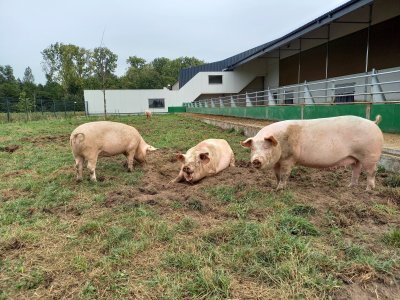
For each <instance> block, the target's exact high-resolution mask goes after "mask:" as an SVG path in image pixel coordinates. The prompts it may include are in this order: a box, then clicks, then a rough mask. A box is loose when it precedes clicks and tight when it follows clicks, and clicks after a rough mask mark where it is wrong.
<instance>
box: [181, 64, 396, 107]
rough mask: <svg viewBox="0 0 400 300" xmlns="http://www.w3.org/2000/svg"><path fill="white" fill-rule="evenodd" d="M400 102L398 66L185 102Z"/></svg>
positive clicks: (218, 104) (243, 104)
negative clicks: (392, 68)
mask: <svg viewBox="0 0 400 300" xmlns="http://www.w3.org/2000/svg"><path fill="white" fill-rule="evenodd" d="M344 102H347V103H348V102H351V103H358V102H360V103H379V102H382V103H385V102H390V103H393V102H400V69H398V70H392V71H382V72H379V73H378V72H377V71H376V70H372V71H371V72H369V73H367V74H361V75H354V76H348V77H338V78H332V79H327V80H320V81H314V82H304V83H302V84H294V85H288V86H282V87H277V88H268V89H266V90H263V91H256V92H248V93H243V94H232V95H229V96H223V97H218V98H208V99H202V100H195V101H194V102H190V103H184V105H185V106H187V107H251V106H268V105H292V104H333V103H335V104H340V103H344Z"/></svg>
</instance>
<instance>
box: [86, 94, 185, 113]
mask: <svg viewBox="0 0 400 300" xmlns="http://www.w3.org/2000/svg"><path fill="white" fill-rule="evenodd" d="M105 92H106V107H107V113H110V114H127V113H128V114H133V113H142V112H144V111H145V110H147V109H148V110H150V111H153V112H159V113H162V112H168V107H169V106H180V105H182V103H180V102H178V101H177V99H176V96H175V95H176V94H177V92H178V91H170V90H168V89H162V90H161V89H160V90H106V91H105ZM84 97H85V102H87V111H88V113H89V114H102V113H104V100H103V91H101V90H85V91H84ZM153 98H162V99H164V101H165V102H164V103H165V107H164V108H149V99H153Z"/></svg>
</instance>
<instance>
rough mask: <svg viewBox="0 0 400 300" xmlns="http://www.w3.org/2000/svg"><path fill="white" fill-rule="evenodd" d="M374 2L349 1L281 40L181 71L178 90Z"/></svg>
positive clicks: (371, 0) (227, 69) (230, 69)
mask: <svg viewBox="0 0 400 300" xmlns="http://www.w3.org/2000/svg"><path fill="white" fill-rule="evenodd" d="M373 1H374V0H351V1H348V2H346V3H344V4H342V5H341V6H339V7H337V8H335V9H333V10H331V11H329V12H327V13H325V14H323V15H322V16H320V17H318V18H316V19H314V20H313V21H311V22H308V23H307V24H305V25H303V26H301V27H299V28H298V29H296V30H294V31H292V32H290V33H288V34H286V35H284V36H283V37H281V38H278V39H276V40H273V41H270V42H268V43H265V44H262V45H260V46H257V47H254V48H252V49H249V50H247V51H244V52H241V53H239V54H236V55H234V56H231V57H229V58H227V59H224V60H221V61H217V62H213V63H208V64H204V65H201V66H196V67H191V68H186V69H182V70H181V71H180V72H179V88H181V87H183V86H184V85H185V84H186V83H187V82H188V81H189V80H190V79H192V78H193V77H194V76H195V75H196V74H197V73H199V72H212V71H216V72H218V71H219V72H220V71H232V70H233V69H234V68H235V67H237V66H239V65H241V64H243V63H245V62H248V61H250V60H252V59H254V58H256V57H258V56H260V55H263V54H265V53H267V52H269V51H272V50H274V49H276V48H278V47H280V46H282V45H284V44H286V43H288V42H290V41H292V40H294V39H296V38H299V37H300V36H302V35H304V34H306V33H308V32H310V31H312V30H315V29H317V28H319V27H322V26H323V25H326V24H328V23H331V22H333V21H334V20H336V19H338V18H340V17H342V16H344V15H345V14H348V13H350V12H352V11H354V10H356V9H358V8H360V7H362V6H365V5H367V4H370V3H371V2H373Z"/></svg>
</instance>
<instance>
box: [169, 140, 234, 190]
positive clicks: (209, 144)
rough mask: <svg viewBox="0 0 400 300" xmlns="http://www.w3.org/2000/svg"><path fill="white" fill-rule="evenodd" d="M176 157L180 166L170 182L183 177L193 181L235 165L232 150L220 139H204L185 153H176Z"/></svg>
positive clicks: (177, 180)
mask: <svg viewBox="0 0 400 300" xmlns="http://www.w3.org/2000/svg"><path fill="white" fill-rule="evenodd" d="M177 159H178V160H179V161H181V162H182V166H181V170H180V172H179V175H178V177H176V178H175V179H174V180H173V181H172V182H179V181H181V180H183V179H185V180H186V181H187V182H191V183H193V182H196V181H199V180H200V179H202V178H204V177H207V176H211V175H214V174H217V173H218V172H220V171H222V170H224V169H226V168H227V167H229V166H234V165H235V156H234V154H233V151H232V149H231V147H230V146H229V144H228V142H227V141H225V140H222V139H208V140H204V141H202V142H200V143H199V144H197V145H196V146H194V147H193V148H190V149H189V150H188V151H187V152H186V154H180V153H179V154H177Z"/></svg>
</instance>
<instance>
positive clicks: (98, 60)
mask: <svg viewBox="0 0 400 300" xmlns="http://www.w3.org/2000/svg"><path fill="white" fill-rule="evenodd" d="M117 60H118V56H117V55H116V54H114V53H113V52H112V51H111V50H110V49H108V48H106V47H98V48H95V49H94V51H93V54H92V66H93V71H94V75H95V77H97V78H98V79H99V81H100V82H101V89H102V90H103V101H104V117H106V116H107V103H106V94H105V89H106V87H107V81H108V78H110V75H111V74H112V73H113V72H114V71H115V69H116V68H117Z"/></svg>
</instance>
